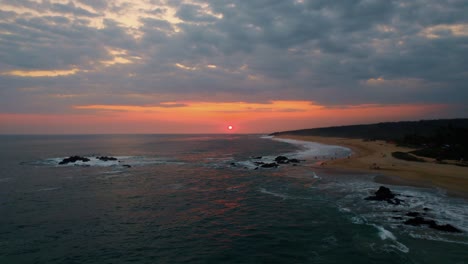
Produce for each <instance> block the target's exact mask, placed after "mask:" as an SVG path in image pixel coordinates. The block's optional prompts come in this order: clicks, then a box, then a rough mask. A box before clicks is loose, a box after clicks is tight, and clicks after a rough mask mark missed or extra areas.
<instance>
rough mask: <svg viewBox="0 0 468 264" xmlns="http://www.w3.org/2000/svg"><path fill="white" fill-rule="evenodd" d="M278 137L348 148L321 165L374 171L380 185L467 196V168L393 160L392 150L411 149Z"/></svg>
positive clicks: (353, 141) (330, 139)
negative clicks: (345, 153)
mask: <svg viewBox="0 0 468 264" xmlns="http://www.w3.org/2000/svg"><path fill="white" fill-rule="evenodd" d="M276 137H277V138H284V139H294V140H301V141H309V142H316V143H321V144H326V145H336V146H343V147H347V148H349V149H351V150H352V152H353V153H352V154H351V155H350V156H349V157H347V158H339V159H332V160H326V161H324V162H322V164H320V165H319V166H320V168H330V169H334V170H337V169H338V170H344V171H349V172H357V173H373V174H376V175H377V176H376V177H375V179H374V180H375V181H376V182H379V183H382V184H393V185H406V186H417V187H424V188H442V189H444V190H446V191H447V194H448V195H451V196H456V197H463V198H465V199H468V167H460V166H456V165H452V164H437V163H434V162H414V161H406V160H401V159H396V158H394V157H392V155H391V154H392V152H395V151H402V152H407V151H411V150H414V149H411V148H406V147H399V146H396V145H394V144H391V143H387V142H385V141H380V140H377V141H364V140H362V139H351V138H337V137H319V136H296V135H282V136H276Z"/></svg>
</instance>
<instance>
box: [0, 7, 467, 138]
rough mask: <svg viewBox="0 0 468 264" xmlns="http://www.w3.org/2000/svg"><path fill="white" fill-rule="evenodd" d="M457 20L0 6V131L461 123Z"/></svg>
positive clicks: (460, 15)
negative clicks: (440, 120) (427, 121)
mask: <svg viewBox="0 0 468 264" xmlns="http://www.w3.org/2000/svg"><path fill="white" fill-rule="evenodd" d="M467 14H468V2H467V0H335V1H328V0H252V1H243V0H237V1H235V0H132V1H127V0H114V1H110V0H0V134H83V133H84V134H88V133H91V134H94V133H270V132H274V131H284V130H292V129H301V128H313V127H323V126H333V125H348V124H359V123H374V122H383V121H399V120H420V119H438V118H466V117H468V115H467V113H468V86H467V84H468V59H467V58H468V16H467ZM230 125H231V126H232V127H233V129H232V130H228V129H227V127H228V126H230Z"/></svg>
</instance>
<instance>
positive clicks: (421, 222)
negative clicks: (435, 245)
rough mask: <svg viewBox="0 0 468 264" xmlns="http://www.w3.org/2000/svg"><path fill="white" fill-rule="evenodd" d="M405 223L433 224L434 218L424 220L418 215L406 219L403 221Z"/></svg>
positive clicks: (417, 224)
mask: <svg viewBox="0 0 468 264" xmlns="http://www.w3.org/2000/svg"><path fill="white" fill-rule="evenodd" d="M404 224H405V225H412V226H420V225H431V224H435V221H434V220H426V219H424V218H422V217H420V216H417V217H414V218H411V219H408V220H406V221H405V222H404Z"/></svg>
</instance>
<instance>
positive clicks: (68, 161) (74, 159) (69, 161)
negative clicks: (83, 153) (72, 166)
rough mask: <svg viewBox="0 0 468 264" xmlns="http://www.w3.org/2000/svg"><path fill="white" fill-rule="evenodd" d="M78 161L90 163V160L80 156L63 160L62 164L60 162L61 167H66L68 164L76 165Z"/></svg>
mask: <svg viewBox="0 0 468 264" xmlns="http://www.w3.org/2000/svg"><path fill="white" fill-rule="evenodd" d="M77 161H82V162H88V161H89V159H88V158H85V157H80V156H71V157H68V158H65V159H63V160H62V161H61V162H59V165H65V164H68V163H75V162H77Z"/></svg>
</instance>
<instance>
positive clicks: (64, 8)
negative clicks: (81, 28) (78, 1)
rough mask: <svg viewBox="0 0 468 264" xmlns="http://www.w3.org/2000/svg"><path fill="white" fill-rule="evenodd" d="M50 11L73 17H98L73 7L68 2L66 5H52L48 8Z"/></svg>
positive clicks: (71, 3)
mask: <svg viewBox="0 0 468 264" xmlns="http://www.w3.org/2000/svg"><path fill="white" fill-rule="evenodd" d="M50 10H52V11H55V12H58V13H65V14H72V15H75V16H86V17H97V16H99V15H98V14H96V13H91V12H89V11H87V10H86V9H83V8H80V7H77V6H75V5H74V4H73V2H69V3H68V4H60V3H53V4H51V6H50Z"/></svg>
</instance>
